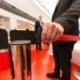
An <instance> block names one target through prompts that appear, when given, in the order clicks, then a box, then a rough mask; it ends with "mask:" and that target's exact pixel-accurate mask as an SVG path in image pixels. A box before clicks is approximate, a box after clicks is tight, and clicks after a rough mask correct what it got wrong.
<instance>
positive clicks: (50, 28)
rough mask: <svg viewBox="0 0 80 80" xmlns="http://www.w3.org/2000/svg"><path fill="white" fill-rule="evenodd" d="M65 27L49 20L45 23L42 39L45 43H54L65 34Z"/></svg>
mask: <svg viewBox="0 0 80 80" xmlns="http://www.w3.org/2000/svg"><path fill="white" fill-rule="evenodd" d="M63 32H64V28H63V27H62V26H61V25H60V24H58V23H55V22H48V23H46V24H45V25H44V27H43V30H42V34H41V39H42V42H43V43H52V42H54V41H56V40H58V38H59V37H60V36H61V35H62V34H63Z"/></svg>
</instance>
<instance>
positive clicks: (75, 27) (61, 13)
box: [52, 0, 80, 43]
mask: <svg viewBox="0 0 80 80" xmlns="http://www.w3.org/2000/svg"><path fill="white" fill-rule="evenodd" d="M79 16H80V0H60V3H59V4H58V6H56V8H55V11H54V14H53V16H52V22H56V23H59V24H61V25H62V26H63V28H64V34H70V35H79V24H78V19H79ZM57 43H73V42H72V41H71V42H67V41H64V42H63V41H57Z"/></svg>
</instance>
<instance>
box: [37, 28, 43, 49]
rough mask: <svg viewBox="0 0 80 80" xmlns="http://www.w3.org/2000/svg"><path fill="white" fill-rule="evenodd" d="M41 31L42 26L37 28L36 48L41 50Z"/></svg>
mask: <svg viewBox="0 0 80 80" xmlns="http://www.w3.org/2000/svg"><path fill="white" fill-rule="evenodd" d="M41 32H42V28H38V32H37V41H36V50H41Z"/></svg>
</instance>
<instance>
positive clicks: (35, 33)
mask: <svg viewBox="0 0 80 80" xmlns="http://www.w3.org/2000/svg"><path fill="white" fill-rule="evenodd" d="M35 34H37V21H36V22H35Z"/></svg>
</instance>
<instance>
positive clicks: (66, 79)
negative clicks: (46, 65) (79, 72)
mask: <svg viewBox="0 0 80 80" xmlns="http://www.w3.org/2000/svg"><path fill="white" fill-rule="evenodd" d="M73 47H74V43H72V44H57V43H53V54H54V60H55V72H58V73H60V69H61V70H62V77H61V79H60V80H70V77H71V63H70V61H71V58H72V50H73Z"/></svg>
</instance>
